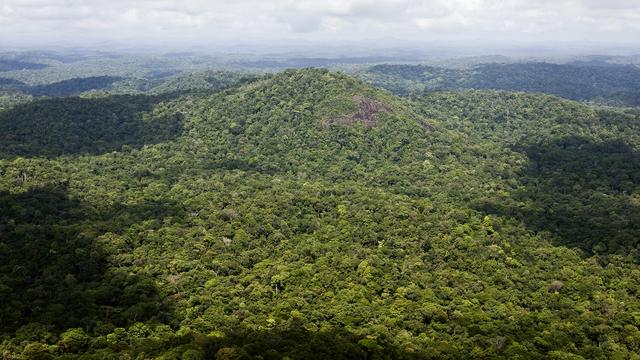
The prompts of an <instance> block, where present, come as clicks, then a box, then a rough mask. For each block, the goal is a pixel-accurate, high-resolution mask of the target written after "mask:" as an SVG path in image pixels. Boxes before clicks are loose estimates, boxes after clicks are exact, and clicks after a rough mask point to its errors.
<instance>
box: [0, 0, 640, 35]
mask: <svg viewBox="0 0 640 360" xmlns="http://www.w3.org/2000/svg"><path fill="white" fill-rule="evenodd" d="M639 19H640V1H638V0H607V1H601V0H184V1H178V0H138V1H134V0H109V1H104V0H99V1H98V0H0V43H2V42H14V43H15V42H16V40H21V39H22V40H25V41H40V42H43V43H46V42H48V41H51V40H54V39H56V38H60V37H65V38H68V39H74V38H75V39H92V40H96V41H102V40H109V39H115V40H117V39H124V38H127V39H140V40H145V41H150V40H155V41H161V40H163V39H166V38H167V36H169V37H171V38H173V39H183V40H185V41H193V42H198V40H200V39H199V37H205V36H206V37H207V38H216V37H220V38H222V37H224V38H227V39H229V38H230V37H237V38H250V37H260V38H267V39H268V38H273V39H286V38H302V39H310V40H314V39H327V40H334V39H342V40H358V39H372V38H385V37H389V38H391V37H401V38H404V39H420V40H434V41H437V40H442V39H458V40H463V41H464V40H466V41H476V40H479V39H485V40H490V41H508V40H528V41H546V40H564V41H580V40H595V41H609V40H611V41H628V42H637V41H638V39H640V29H639V25H638V21H639Z"/></svg>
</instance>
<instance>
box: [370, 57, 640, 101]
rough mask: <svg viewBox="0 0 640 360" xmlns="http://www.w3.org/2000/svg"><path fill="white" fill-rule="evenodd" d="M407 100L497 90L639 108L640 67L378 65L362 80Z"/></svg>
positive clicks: (597, 64)
mask: <svg viewBox="0 0 640 360" xmlns="http://www.w3.org/2000/svg"><path fill="white" fill-rule="evenodd" d="M361 76H362V77H363V78H364V79H365V80H368V81H370V82H371V83H373V84H374V85H376V86H380V87H383V88H386V89H388V90H390V91H392V92H394V93H396V94H400V95H407V94H415V93H421V92H424V91H434V90H460V89H495V90H510V91H526V92H535V93H547V94H553V95H557V96H561V97H564V98H567V99H573V100H585V101H591V102H596V103H601V104H613V105H625V106H640V95H639V94H640V68H639V67H638V66H636V65H622V64H611V63H605V62H574V63H569V64H553V63H542V62H538V63H536V62H533V63H507V64H498V63H490V64H480V65H476V66H474V67H472V68H470V69H448V68H439V67H433V66H425V65H376V66H372V67H371V68H370V69H369V70H368V71H366V72H365V73H363V74H362V75H361Z"/></svg>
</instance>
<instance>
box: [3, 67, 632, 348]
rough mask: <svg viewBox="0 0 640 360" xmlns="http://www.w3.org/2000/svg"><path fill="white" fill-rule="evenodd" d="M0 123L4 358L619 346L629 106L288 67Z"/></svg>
mask: <svg viewBox="0 0 640 360" xmlns="http://www.w3.org/2000/svg"><path fill="white" fill-rule="evenodd" d="M87 108H88V109H92V110H91V111H84V112H83V111H79V110H80V109H87ZM7 114H12V115H10V116H9V115H7ZM12 119H20V121H18V122H15V121H12ZM58 119H61V120H58ZM100 124H104V125H105V126H106V128H108V129H113V131H112V130H109V131H107V130H108V129H103V128H101V127H100V126H102V125H100ZM93 126H98V129H102V130H100V131H97V132H94V131H92V130H91V128H92V127H93ZM0 128H2V129H3V132H2V133H1V136H2V137H3V138H4V139H9V141H17V142H16V143H15V144H17V143H18V142H19V144H21V146H19V147H18V146H5V147H3V148H2V151H1V152H0V157H1V159H0V295H1V296H2V298H3V301H2V302H0V337H1V341H0V354H2V356H3V357H5V358H25V359H36V358H39V359H47V358H54V357H61V358H66V359H80V358H82V359H93V358H96V359H120V358H162V359H205V358H206V359H210V358H212V359H213V358H215V359H250V358H255V359H259V358H262V359H281V358H287V357H288V358H291V359H326V358H336V359H363V358H366V359H385V358H391V359H461V358H470V359H476V358H502V359H512V358H524V359H547V358H551V359H608V358H635V357H637V355H638V352H639V351H640V329H639V327H640V302H639V301H638V291H639V290H638V289H640V267H639V265H638V242H637V239H638V238H640V236H638V235H639V229H638V224H640V218H639V213H640V211H639V209H640V207H639V206H638V204H639V202H638V197H639V190H638V184H639V183H640V181H639V179H638V174H639V173H640V171H638V167H639V166H640V160H639V155H638V154H639V150H640V146H639V145H640V143H639V135H640V130H639V129H638V113H637V112H632V111H627V112H622V111H604V110H602V111H596V110H594V109H593V108H591V107H589V106H586V105H584V104H581V103H577V102H573V101H568V100H563V99H560V98H557V97H553V96H548V95H531V94H523V93H506V92H494V91H468V92H457V93H446V92H443V93H435V94H427V95H424V96H420V97H416V98H415V99H407V98H398V97H396V96H393V95H391V94H390V93H388V92H387V91H383V90H380V89H376V88H373V87H370V86H368V85H366V84H364V83H362V82H361V81H359V80H356V79H354V78H352V77H349V76H346V75H344V74H339V73H331V72H328V71H324V70H312V69H304V70H295V71H293V70H291V71H285V72H282V73H278V74H274V75H269V76H265V77H261V78H259V79H256V80H253V81H248V82H245V83H242V84H238V85H236V86H231V87H227V88H225V89H223V90H210V91H208V92H197V93H189V92H187V93H181V94H176V95H175V96H166V97H150V96H146V95H143V96H140V97H130V96H106V97H104V98H98V99H95V101H94V99H78V98H61V99H51V100H46V101H36V102H33V103H31V104H25V105H17V106H15V107H13V108H11V109H10V110H3V111H0ZM59 138H69V139H71V140H70V141H69V142H68V143H67V142H64V141H60V140H59ZM85 138H88V139H92V141H83V140H82V139H85ZM93 144H95V146H94V147H92V145H93ZM585 227H589V228H588V229H589V231H587V230H585Z"/></svg>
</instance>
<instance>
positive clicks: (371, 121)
mask: <svg viewBox="0 0 640 360" xmlns="http://www.w3.org/2000/svg"><path fill="white" fill-rule="evenodd" d="M353 101H354V102H355V103H356V104H357V105H358V110H356V112H355V113H353V114H352V115H347V116H341V117H338V118H335V119H330V120H324V121H323V122H322V126H323V127H326V126H329V125H335V124H339V125H350V124H356V123H362V124H363V125H364V126H366V127H376V126H378V116H377V115H378V113H379V112H381V111H388V108H387V107H386V106H385V105H384V104H383V103H381V102H379V101H376V100H371V99H367V98H366V97H364V96H362V95H355V96H354V97H353Z"/></svg>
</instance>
